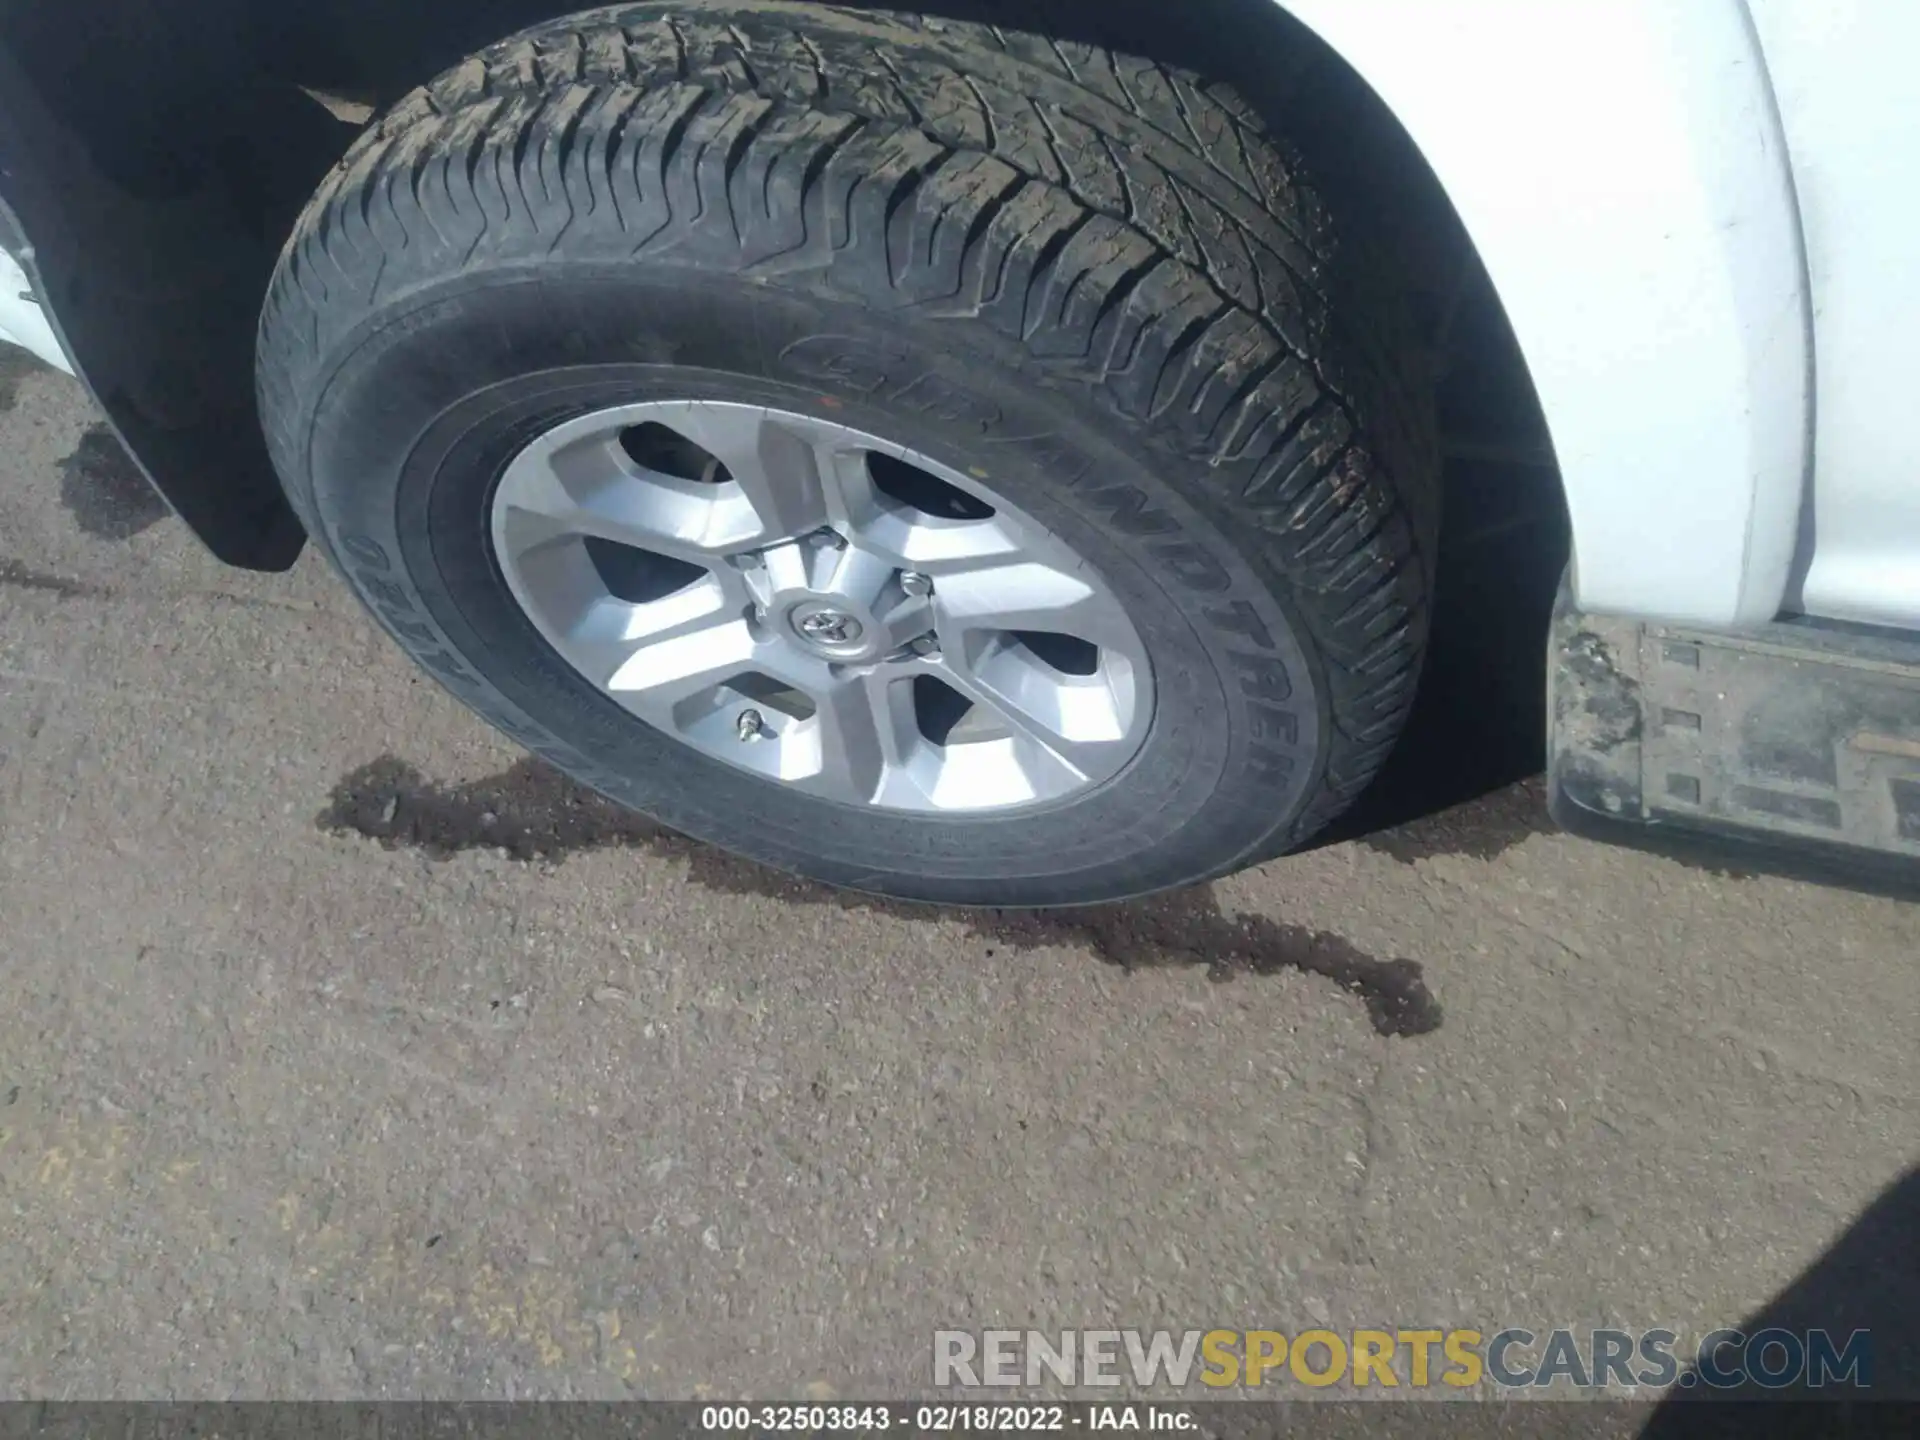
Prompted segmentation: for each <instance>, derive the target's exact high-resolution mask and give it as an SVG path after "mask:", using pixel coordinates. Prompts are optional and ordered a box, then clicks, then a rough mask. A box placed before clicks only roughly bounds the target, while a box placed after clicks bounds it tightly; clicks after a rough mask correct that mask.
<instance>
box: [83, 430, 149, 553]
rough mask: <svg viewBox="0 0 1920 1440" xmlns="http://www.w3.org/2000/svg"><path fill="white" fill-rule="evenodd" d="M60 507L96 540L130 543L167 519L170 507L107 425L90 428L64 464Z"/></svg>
mask: <svg viewBox="0 0 1920 1440" xmlns="http://www.w3.org/2000/svg"><path fill="white" fill-rule="evenodd" d="M60 503H61V504H62V505H64V506H65V507H66V508H67V512H68V513H69V514H70V515H72V516H73V519H74V523H75V524H76V525H78V526H79V527H80V528H81V530H83V531H84V532H85V533H87V534H88V535H91V536H93V537H94V538H95V539H98V540H131V539H132V538H133V537H134V536H135V535H138V534H139V533H140V532H141V531H143V530H148V529H151V528H152V527H153V526H155V525H157V524H159V523H160V522H161V521H162V520H164V519H166V518H167V515H168V513H169V512H168V510H167V502H166V501H164V500H162V499H161V498H160V494H159V492H158V491H156V490H155V489H154V488H153V486H152V485H150V484H149V483H148V482H147V477H146V476H145V475H143V474H141V473H140V467H139V466H138V465H136V464H134V463H133V457H132V456H131V455H129V454H127V449H126V447H125V446H124V445H122V444H121V443H120V441H119V438H118V437H117V436H116V435H115V434H114V433H113V431H112V430H110V429H108V428H107V427H106V426H105V425H99V424H96V425H89V426H88V427H87V429H86V432H85V433H84V434H83V435H81V437H80V443H79V444H78V445H76V446H75V447H74V450H73V453H72V454H71V455H69V456H67V458H66V459H64V460H62V461H61V462H60Z"/></svg>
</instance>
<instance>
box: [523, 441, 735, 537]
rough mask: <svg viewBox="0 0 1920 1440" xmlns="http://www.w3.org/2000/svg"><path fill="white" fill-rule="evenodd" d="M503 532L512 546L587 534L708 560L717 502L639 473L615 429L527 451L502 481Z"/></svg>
mask: <svg viewBox="0 0 1920 1440" xmlns="http://www.w3.org/2000/svg"><path fill="white" fill-rule="evenodd" d="M500 490H501V493H500V495H499V497H498V498H497V500H496V505H497V506H498V508H499V511H500V527H499V538H500V540H501V542H502V544H503V546H504V548H506V549H507V550H509V551H510V552H520V551H531V550H535V549H538V548H539V547H541V546H544V545H547V544H549V543H551V542H553V541H555V540H565V539H572V538H576V537H580V536H587V537H590V538H593V539H598V540H611V541H613V542H615V543H616V544H620V545H631V546H633V547H634V548H635V549H637V550H648V551H652V552H654V553H657V554H662V555H670V556H673V557H674V558H675V559H685V560H693V561H696V562H700V561H708V560H711V559H714V558H716V553H717V552H716V550H715V548H714V547H713V546H712V545H710V544H708V543H706V540H705V535H704V532H705V530H706V529H707V525H708V521H709V520H710V518H711V517H710V515H709V513H708V512H709V511H710V509H711V502H710V501H707V500H705V499H704V498H703V497H700V496H698V495H689V494H686V493H684V492H683V491H682V490H680V489H677V488H675V487H674V486H673V485H672V484H671V482H669V483H667V484H659V483H655V482H654V481H652V480H650V479H649V478H647V477H645V476H642V475H640V474H638V473H637V472H636V471H635V469H634V466H633V462H632V461H630V460H628V459H627V458H626V456H625V454H624V453H623V452H622V451H621V449H620V446H619V444H618V442H617V441H616V440H615V439H613V438H612V437H610V436H604V435H602V436H590V437H587V438H586V439H583V440H578V441H575V442H574V443H572V444H570V445H566V446H563V447H561V448H559V449H557V450H554V451H552V452H550V453H547V454H537V453H534V452H529V453H528V454H526V455H523V456H522V457H521V458H520V459H519V460H517V461H515V462H514V464H513V466H512V467H511V468H510V469H509V471H508V473H507V475H506V476H505V477H504V478H503V479H502V481H501V487H500Z"/></svg>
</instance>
